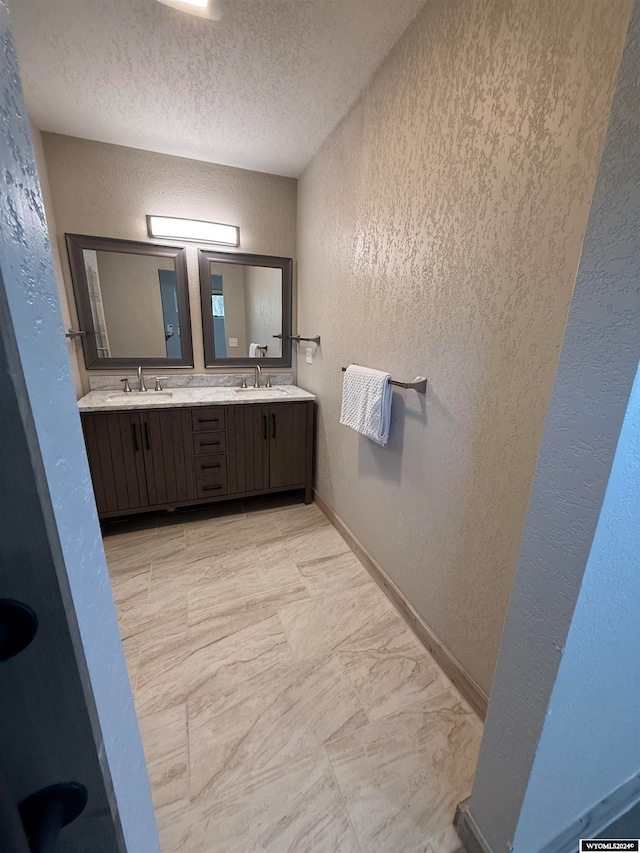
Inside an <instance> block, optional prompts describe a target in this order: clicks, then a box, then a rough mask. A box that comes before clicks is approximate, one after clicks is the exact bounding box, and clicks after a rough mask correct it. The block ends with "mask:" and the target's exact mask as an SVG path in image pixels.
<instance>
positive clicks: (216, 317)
mask: <svg viewBox="0 0 640 853" xmlns="http://www.w3.org/2000/svg"><path fill="white" fill-rule="evenodd" d="M210 270H211V271H210V274H211V314H212V317H213V340H214V351H215V357H216V358H233V357H237V358H281V357H282V340H281V339H278V338H274V335H279V334H281V333H282V270H280V269H273V268H272V267H256V266H251V265H248V264H247V265H246V266H243V265H241V264H216V263H214V262H212V263H211V268H210Z"/></svg>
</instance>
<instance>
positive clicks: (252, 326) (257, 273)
mask: <svg viewBox="0 0 640 853" xmlns="http://www.w3.org/2000/svg"><path fill="white" fill-rule="evenodd" d="M281 293H282V271H281V270H279V269H273V268H272V267H245V268H244V294H245V295H244V299H245V304H246V306H247V338H248V340H249V343H252V342H253V343H256V344H258V345H259V346H264V345H265V344H266V345H267V346H268V347H269V350H268V352H267V358H280V356H281V355H282V342H281V341H279V340H276V339H275V338H274V337H273V336H274V335H279V334H280V332H281V331H282V299H281Z"/></svg>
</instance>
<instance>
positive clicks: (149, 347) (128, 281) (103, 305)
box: [67, 234, 192, 369]
mask: <svg viewBox="0 0 640 853" xmlns="http://www.w3.org/2000/svg"><path fill="white" fill-rule="evenodd" d="M67 246H68V249H69V261H70V264H71V275H72V279H73V287H74V292H75V296H76V304H77V307H78V316H79V320H80V324H81V327H82V329H83V331H85V333H86V334H85V337H84V339H83V347H84V352H85V361H86V364H87V367H88V368H89V369H100V368H104V367H116V366H118V367H128V366H137V365H138V364H142V365H143V366H154V365H155V366H159V367H163V366H171V365H175V366H185V365H191V364H192V350H191V326H190V322H189V303H188V295H187V280H186V261H185V254H186V253H185V250H184V249H182V248H176V247H173V246H157V245H154V244H151V243H135V242H132V241H126V240H110V239H106V238H100V237H82V236H78V235H72V234H67Z"/></svg>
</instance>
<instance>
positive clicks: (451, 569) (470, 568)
mask: <svg viewBox="0 0 640 853" xmlns="http://www.w3.org/2000/svg"><path fill="white" fill-rule="evenodd" d="M629 12H630V3H629V2H627V0H614V1H613V2H609V3H607V2H602V0H566V2H563V3H557V2H555V0H554V2H552V1H551V0H537V2H535V3H531V2H528V0H517V2H510V1H509V2H506V0H467V1H466V2H449V0H431V2H428V3H427V4H426V6H425V8H424V9H423V11H422V12H421V13H420V14H419V15H418V17H417V19H416V20H415V22H414V23H413V24H412V25H411V26H410V28H409V30H408V31H407V33H405V35H404V36H403V38H402V39H401V41H400V42H399V43H398V44H397V45H396V47H395V48H394V50H393V51H392V53H391V54H390V55H389V57H388V58H387V59H386V61H385V62H384V64H383V65H382V66H381V68H380V69H379V71H378V73H377V74H376V75H375V77H374V78H373V80H372V82H371V83H370V85H369V86H368V88H367V89H366V90H365V92H364V93H363V96H362V97H361V99H360V100H359V102H358V103H357V105H356V106H355V107H354V109H353V110H352V111H351V112H350V114H349V115H348V116H347V117H346V118H345V119H344V120H343V121H342V122H341V123H340V125H339V126H338V127H337V128H336V130H335V131H334V132H333V133H332V135H331V136H330V137H329V139H328V140H327V141H326V142H325V143H324V145H323V146H322V148H321V149H320V151H319V152H318V153H317V154H316V156H315V157H314V159H313V160H312V162H311V164H310V165H309V167H308V168H307V169H306V171H305V173H304V175H303V176H302V178H301V180H300V181H299V189H298V298H299V312H298V328H299V329H302V330H305V333H307V332H308V333H313V334H315V333H317V332H319V333H321V335H322V349H321V350H319V351H317V352H316V353H315V357H314V362H313V364H312V365H310V366H309V365H306V364H305V362H304V349H303V348H301V349H300V353H299V357H298V381H299V383H300V385H302V387H304V388H308V389H309V390H311V391H314V392H316V393H318V395H319V399H320V411H319V422H318V472H317V488H318V491H319V493H320V494H321V495H322V497H324V498H325V500H326V501H327V502H328V503H329V504H330V505H331V506H332V507H333V508H334V509H335V510H336V511H337V513H338V514H339V515H340V516H341V517H342V519H343V520H344V521H345V522H346V524H347V525H348V526H349V527H350V528H351V530H352V531H353V532H354V534H355V535H356V536H357V537H358V538H359V539H360V541H361V542H362V543H363V544H364V546H365V547H366V548H367V549H368V550H369V551H370V552H371V553H372V554H373V556H374V557H375V558H376V559H377V560H378V562H379V563H380V564H381V565H382V567H383V568H384V569H385V571H386V572H387V573H388V574H389V575H390V576H391V578H392V579H393V580H394V581H395V582H396V584H397V585H398V586H399V587H400V589H401V590H402V592H403V593H404V594H405V595H406V596H407V598H408V599H409V601H410V602H411V603H412V604H413V606H414V607H415V608H416V609H417V611H418V612H419V613H420V615H421V616H422V617H423V618H424V619H425V621H426V622H427V623H428V624H429V625H430V626H431V628H432V629H433V631H434V632H435V633H436V634H437V635H438V637H439V638H440V639H441V640H442V641H443V642H444V644H445V645H446V646H447V647H448V649H449V650H450V652H451V653H452V654H453V655H454V656H455V657H456V658H457V659H458V661H459V662H460V663H461V664H462V665H463V666H464V667H465V668H466V669H467V670H468V672H469V673H470V674H471V675H472V676H473V677H474V678H475V679H476V680H477V681H478V682H479V684H480V685H481V686H482V687H483V688H484V689H485V690H487V691H488V690H489V688H490V685H491V679H492V673H493V668H494V663H495V660H496V654H497V649H498V643H499V639H500V634H501V630H502V623H503V617H504V614H505V611H506V604H507V598H508V594H509V590H510V586H511V582H512V577H513V572H514V566H515V561H516V557H517V553H518V547H519V542H520V537H521V533H522V527H523V522H524V516H525V510H526V506H527V500H528V496H529V489H530V485H531V481H532V476H533V470H534V465H535V460H536V454H537V451H538V445H539V441H540V436H541V430H542V424H543V419H544V416H545V412H546V408H547V404H548V398H549V393H550V389H551V384H552V380H553V375H554V370H555V366H556V361H557V356H558V352H559V346H560V341H561V338H562V333H563V328H564V325H565V320H566V315H567V308H568V304H569V299H570V296H571V291H572V287H573V284H574V278H575V273H576V269H577V264H578V259H579V255H580V248H581V243H582V238H583V235H584V231H585V226H586V219H587V213H588V209H589V203H590V199H591V194H592V191H593V186H594V180H595V174H596V169H597V165H598V161H599V155H600V151H601V146H602V142H603V137H604V131H605V128H606V123H607V117H608V113H609V108H610V103H611V97H612V91H613V81H614V77H615V73H616V70H617V67H618V64H619V60H620V56H621V51H622V46H623V41H624V35H625V30H626V25H627V21H628V16H629ZM350 361H356V362H359V363H361V364H365V365H369V366H371V367H376V368H381V369H385V370H389V371H390V372H391V373H392V375H393V376H395V377H398V378H401V379H407V378H408V379H412V378H413V377H414V376H415V375H416V374H423V375H426V376H427V377H428V379H429V387H428V392H427V395H426V398H424V397H421V396H418V395H417V394H416V393H415V392H409V391H398V392H397V393H395V394H394V400H393V416H392V421H393V423H392V432H391V439H390V442H389V445H388V446H387V447H386V448H380V447H377V446H376V445H374V444H373V443H371V442H369V441H367V440H366V439H364V438H362V437H360V436H358V435H357V434H356V433H354V432H352V431H350V430H348V429H346V428H344V427H341V426H339V422H338V421H339V410H340V396H341V385H342V373H341V371H340V368H341V366H342V365H346V364H348V363H349V362H350Z"/></svg>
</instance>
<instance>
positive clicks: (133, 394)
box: [107, 391, 173, 406]
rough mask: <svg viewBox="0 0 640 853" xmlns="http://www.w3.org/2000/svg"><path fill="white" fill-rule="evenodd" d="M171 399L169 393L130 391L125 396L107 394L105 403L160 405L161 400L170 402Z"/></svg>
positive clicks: (171, 394)
mask: <svg viewBox="0 0 640 853" xmlns="http://www.w3.org/2000/svg"><path fill="white" fill-rule="evenodd" d="M172 397H173V393H172V392H171V391H146V392H145V391H130V392H129V393H128V394H125V393H124V392H123V391H121V392H120V393H119V394H109V396H108V397H107V401H108V402H109V403H144V405H145V406H146V405H147V404H148V403H151V404H153V403H160V402H161V401H162V400H170V399H171V398H172Z"/></svg>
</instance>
